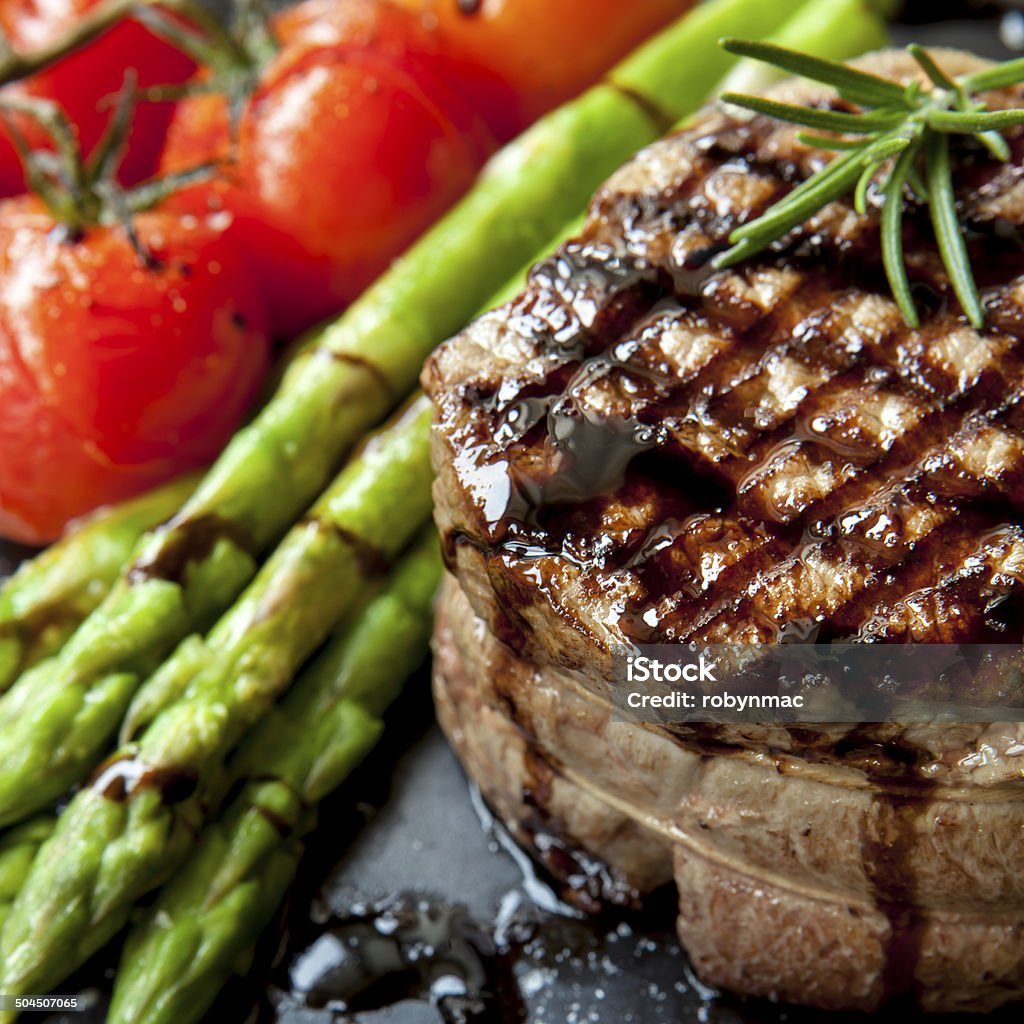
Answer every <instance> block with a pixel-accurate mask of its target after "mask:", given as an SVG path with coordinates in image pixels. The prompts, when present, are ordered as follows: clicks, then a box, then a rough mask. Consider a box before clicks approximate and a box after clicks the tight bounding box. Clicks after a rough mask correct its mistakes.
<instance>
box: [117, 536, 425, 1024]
mask: <svg viewBox="0 0 1024 1024" xmlns="http://www.w3.org/2000/svg"><path fill="white" fill-rule="evenodd" d="M440 571H441V560H440V557H439V552H438V542H437V535H436V533H435V532H434V531H433V530H432V529H431V530H429V531H426V532H425V533H424V534H423V535H422V536H421V538H420V540H419V541H418V542H417V543H416V544H415V545H414V547H413V549H412V550H411V551H410V553H409V554H407V555H406V556H405V557H404V558H403V560H402V562H401V563H400V564H399V566H398V568H397V569H396V571H395V572H394V574H393V575H392V577H391V579H390V581H389V582H388V584H387V586H386V588H385V590H384V592H383V593H382V594H381V595H380V596H379V597H377V598H376V599H375V600H374V601H373V602H372V603H371V604H369V605H368V606H367V607H366V608H365V610H364V611H363V612H362V613H361V614H360V615H359V616H358V617H357V618H356V619H355V621H353V622H352V623H351V624H350V625H349V626H348V628H347V629H345V630H343V631H342V632H341V633H340V635H339V636H338V637H337V638H336V639H335V640H333V641H332V642H331V643H330V644H329V645H328V647H327V648H326V649H325V650H324V652H323V653H322V654H321V655H320V656H319V657H318V658H317V659H316V660H315V661H314V662H313V664H312V665H311V666H310V668H308V669H307V670H306V671H304V672H303V674H302V676H301V677H300V679H299V681H298V682H297V683H296V684H295V686H294V688H293V689H292V690H291V691H290V692H289V694H288V696H287V697H286V698H285V699H284V700H283V701H282V702H281V704H280V705H278V706H277V707H276V708H275V709H274V710H273V711H271V713H270V715H268V716H267V718H266V719H264V721H263V722H261V723H260V725H259V726H258V727H257V728H256V729H255V730H254V731H253V732H252V733H251V734H250V735H249V736H248V737H247V738H246V741H245V743H244V744H243V745H242V747H241V748H240V750H239V752H238V755H237V757H236V758H235V760H234V763H233V765H232V772H231V775H232V778H233V779H234V780H248V781H247V782H246V783H245V787H244V789H243V790H242V793H241V795H240V796H239V797H238V798H237V799H236V800H235V801H234V803H232V805H231V806H230V808H229V809H228V810H227V812H226V813H225V814H224V815H223V817H222V818H221V819H220V820H219V821H217V822H215V823H213V824H211V825H209V826H207V828H206V829H205V830H204V832H203V835H202V838H201V840H200V842H199V845H198V846H197V847H196V849H195V850H194V852H193V853H192V854H191V856H190V857H189V859H188V860H187V861H186V863H185V865H184V866H183V867H182V869H181V870H180V871H179V872H178V873H177V874H176V875H175V877H174V878H173V879H172V881H171V882H170V883H169V884H168V885H167V887H166V888H165V889H164V890H163V892H161V894H160V896H159V898H158V900H157V902H156V903H155V904H154V906H153V907H152V909H151V910H149V911H147V913H146V915H145V917H144V918H143V919H142V921H140V922H139V923H138V924H137V925H136V926H135V927H134V928H133V929H132V930H131V932H130V933H129V935H128V941H127V944H126V946H125V950H124V955H123V956H122V959H121V967H120V970H119V972H118V976H117V982H116V986H115V989H114V999H113V1003H112V1005H111V1008H110V1013H109V1016H108V1018H107V1020H108V1024H136V1022H138V1021H145V1022H146V1024H189V1022H191V1021H198V1020H200V1019H201V1018H202V1016H203V1014H204V1013H205V1012H206V1010H207V1008H208V1007H209V1005H210V1003H211V1002H213V1000H214V998H215V996H216V995H217V993H218V991H219V990H220V988H221V986H222V985H223V983H224V982H225V981H226V980H227V978H228V977H229V976H230V974H231V972H232V970H233V968H234V966H235V964H237V962H238V960H239V958H240V957H241V956H242V955H243V954H244V953H245V951H246V950H247V949H248V948H249V947H251V946H252V943H253V937H254V936H255V935H258V934H259V933H260V932H261V931H262V929H263V928H265V927H266V925H267V923H268V922H269V920H270V919H271V917H272V916H273V914H274V911H275V910H276V908H277V907H278V906H279V905H280V903H281V901H282V899H283V898H284V894H285V891H286V890H287V888H288V886H289V885H290V883H291V880H292V876H293V874H294V871H295V866H296V864H297V861H298V853H299V851H300V849H301V843H300V842H299V839H300V837H301V836H302V834H303V832H304V830H305V829H306V828H307V827H308V826H309V825H310V824H311V822H312V819H313V816H314V814H315V810H314V809H315V807H316V804H317V803H318V802H319V801H320V800H322V799H323V797H325V796H326V795H327V794H328V793H329V792H330V791H331V790H332V789H334V788H335V787H336V786H338V785H339V784H340V783H341V782H342V781H343V780H344V779H345V777H346V776H347V775H348V774H349V772H350V771H351V769H352V768H353V767H354V766H355V764H357V763H358V762H359V761H360V760H361V759H362V757H363V756H364V754H365V753H366V752H367V751H368V750H369V749H370V747H372V746H373V744H374V743H375V742H376V740H377V738H378V736H379V734H380V731H381V728H382V726H381V722H380V719H379V717H378V716H379V715H380V714H381V713H382V712H383V711H384V710H385V709H386V708H387V706H388V705H389V704H390V703H391V702H392V701H393V700H394V699H395V697H397V696H398V693H399V691H400V690H401V687H402V684H403V682H404V681H405V679H406V678H407V677H408V676H409V675H410V674H411V673H412V671H413V670H414V669H415V668H416V666H417V665H418V664H420V662H421V661H422V660H423V658H424V656H425V655H426V653H427V645H428V641H429V638H430V626H431V604H432V600H433V595H434V591H435V590H436V588H437V583H438V580H439V578H440Z"/></svg>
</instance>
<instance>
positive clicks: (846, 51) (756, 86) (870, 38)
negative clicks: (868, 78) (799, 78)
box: [715, 0, 895, 94]
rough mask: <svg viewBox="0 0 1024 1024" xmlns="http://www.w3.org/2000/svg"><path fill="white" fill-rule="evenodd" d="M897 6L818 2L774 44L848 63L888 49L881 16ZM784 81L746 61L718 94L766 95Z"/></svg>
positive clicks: (877, 1)
mask: <svg viewBox="0 0 1024 1024" xmlns="http://www.w3.org/2000/svg"><path fill="white" fill-rule="evenodd" d="M894 6H895V4H893V3H891V2H889V0H871V2H870V3H868V0H818V2H817V3H813V4H808V5H807V6H806V7H804V8H802V9H801V10H800V11H798V12H797V13H796V14H795V15H793V17H792V18H790V19H789V21H787V22H786V24H785V25H783V26H782V28H781V29H780V30H779V31H778V32H777V33H776V34H775V35H774V36H772V38H771V40H770V41H771V42H772V43H774V44H775V45H776V46H784V47H787V48H788V49H796V50H802V51H803V52H804V53H812V54H814V56H816V57H825V58H828V59H829V60H847V59H848V58H850V57H855V56H857V55H858V54H861V53H867V52H868V51H869V50H877V49H878V48H879V47H882V46H885V45H886V43H887V42H888V41H889V34H888V32H887V31H886V27H885V22H884V21H883V20H882V17H881V16H880V15H881V14H888V13H890V8H892V7H894ZM872 12H878V13H877V14H874V13H872ZM783 77H785V75H784V73H783V72H781V71H779V70H778V69H776V68H773V67H772V66H771V65H770V64H765V63H764V62H763V61H756V60H749V59H745V60H741V61H739V63H737V64H736V65H735V66H734V67H733V68H732V70H731V71H730V72H729V73H728V74H727V75H726V76H725V78H723V79H722V81H721V82H719V83H718V85H717V86H716V87H715V92H716V93H719V94H721V93H727V92H742V93H751V92H755V93H756V92H762V91H763V90H765V89H767V88H768V87H769V86H771V85H774V84H775V82H777V81H779V80H780V79H781V78H783Z"/></svg>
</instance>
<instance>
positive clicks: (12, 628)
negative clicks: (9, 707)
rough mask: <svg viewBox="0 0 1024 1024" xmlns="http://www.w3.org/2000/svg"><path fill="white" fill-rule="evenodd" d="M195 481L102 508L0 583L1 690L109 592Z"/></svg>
mask: <svg viewBox="0 0 1024 1024" xmlns="http://www.w3.org/2000/svg"><path fill="white" fill-rule="evenodd" d="M197 481H198V477H197V476H194V475H193V476H187V477H182V478H180V479H178V480H175V481H173V482H171V483H170V484H167V485H165V486H163V487H159V488H157V489H156V490H154V491H151V492H150V493H148V494H145V495H143V496H142V497H141V498H136V499H135V500H133V501H128V502H125V503H124V504H123V505H117V506H115V507H113V508H110V509H104V510H103V511H101V512H99V513H98V514H96V515H94V516H91V517H90V518H88V519H86V520H83V521H82V522H81V523H80V524H78V525H76V526H75V528H74V529H73V530H72V532H71V533H69V534H68V535H67V536H66V537H65V538H64V539H63V540H60V541H58V542H57V543H56V544H53V545H51V547H49V548H47V550H46V551H44V552H43V553H42V554H40V555H38V556H36V557H35V558H33V559H32V561H30V562H26V563H25V564H24V565H23V566H22V567H21V568H20V569H19V570H18V571H17V572H16V573H15V574H14V575H13V576H12V577H11V578H10V579H9V580H7V582H6V583H5V584H4V585H3V588H2V589H0V693H2V692H3V691H4V690H6V689H7V688H8V687H9V686H10V684H11V683H12V682H13V681H14V679H15V678H16V677H17V675H18V673H19V672H21V671H22V670H23V669H25V668H27V667H29V666H30V665H33V664H34V663H35V662H37V661H39V660H41V659H42V658H45V657H47V656H48V655H50V654H53V653H54V652H55V651H58V650H59V649H60V647H61V645H62V644H63V643H64V641H65V640H67V638H68V637H69V636H70V635H71V633H72V632H73V631H74V630H75V628H76V627H77V626H78V625H79V623H81V621H82V620H83V619H84V618H85V617H86V616H87V615H88V614H89V613H90V612H92V611H93V609H94V608H96V606H97V605H98V604H99V603H100V601H102V600H103V598H104V597H106V595H107V593H108V591H109V590H110V588H111V587H112V586H113V585H114V582H115V581H116V580H117V578H118V576H119V575H120V574H121V570H122V569H123V568H124V566H125V564H126V563H127V561H128V559H129V558H130V557H131V553H132V550H133V549H134V547H135V545H136V544H137V543H138V540H139V537H141V536H142V534H143V533H144V532H145V531H146V530H150V529H152V528H153V527H154V526H156V525H157V524H158V523H161V522H163V521H164V520H165V519H167V518H169V517H170V516H172V515H173V514H174V513H175V512H177V510H178V509H179V508H181V506H182V503H183V502H184V501H185V500H186V498H188V496H189V495H190V494H191V493H192V491H193V490H194V488H195V485H196V482H197Z"/></svg>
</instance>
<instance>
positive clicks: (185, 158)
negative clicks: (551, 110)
mask: <svg viewBox="0 0 1024 1024" xmlns="http://www.w3.org/2000/svg"><path fill="white" fill-rule="evenodd" d="M353 11H361V13H360V15H359V17H355V15H354V14H353ZM318 12H326V13H324V16H323V17H319V16H318ZM274 30H275V34H276V36H277V38H278V41H279V44H280V45H279V49H278V52H277V53H276V55H275V56H274V57H273V58H272V59H271V60H270V61H269V62H268V63H267V64H266V65H265V66H264V67H263V68H262V70H261V73H260V75H259V80H258V82H257V84H256V87H255V89H254V90H253V91H252V93H251V95H250V96H249V98H248V100H247V102H246V104H245V106H244V109H243V111H242V114H241V118H240V122H239V130H238V140H237V152H236V153H235V154H234V155H233V159H232V162H231V163H230V164H229V165H228V166H227V167H226V169H225V173H224V176H223V177H222V179H221V180H220V181H218V182H215V183H213V184H211V185H206V186H201V187H198V188H194V189H190V190H188V191H187V192H186V193H185V194H184V195H183V196H182V197H181V198H180V199H178V200H177V206H178V208H185V209H189V210H192V211H194V212H207V211H208V210H210V209H215V210H223V211H224V213H225V215H226V216H229V217H230V218H231V219H232V226H231V227H230V228H229V229H228V231H229V233H230V234H231V235H232V236H233V238H234V239H235V241H236V242H237V243H239V245H240V247H241V248H244V250H245V252H246V253H247V256H248V258H249V259H250V260H251V262H252V264H253V266H254V268H255V269H256V271H257V273H258V275H259V277H260V279H261V281H262V286H263V289H264V292H265V294H266V296H267V298H268V301H269V303H270V307H271V317H272V322H273V326H274V329H275V331H276V332H277V333H278V334H280V335H282V336H291V335H294V334H295V333H297V332H298V331H300V330H302V329H303V328H305V327H307V326H309V325H310V324H312V323H314V322H316V321H317V320H319V319H321V318H323V317H326V316H329V315H331V314H334V313H336V312H338V311H339V310H340V309H342V308H343V307H344V306H345V305H346V304H348V303H349V302H351V301H352V299H354V298H355V297H356V296H357V295H358V294H359V293H360V292H361V291H362V290H363V289H364V288H365V287H366V286H367V285H368V284H369V283H370V282H371V281H372V280H373V279H374V278H375V277H376V276H377V275H378V274H380V273H381V271H383V270H384V269H385V268H386V267H387V266H388V264H389V263H390V262H391V261H392V260H393V259H394V258H395V257H396V256H397V255H398V254H399V253H401V251H402V250H403V249H405V248H406V247H407V246H408V245H409V244H410V243H411V242H412V241H413V240H414V239H415V238H416V237H417V235H419V234H420V233H421V232H422V231H423V230H424V228H426V227H427V226H428V225H429V224H430V223H431V222H432V221H433V220H435V219H436V218H437V216H438V215H439V214H440V213H442V212H443V211H444V210H445V209H446V208H447V207H448V206H450V205H451V204H452V202H454V201H455V199H457V198H458V197H459V195H460V194H461V193H462V192H463V191H465V189H466V188H467V187H468V185H469V184H470V183H471V182H472V181H473V179H474V177H475V175H476V172H477V170H478V169H479V167H480V165H481V164H482V163H483V161H484V160H485V159H486V157H487V155H488V154H489V153H490V152H491V150H492V149H493V148H494V140H493V136H492V135H491V134H490V132H489V131H488V130H487V129H486V127H485V125H484V123H483V120H482V119H481V118H480V117H479V116H478V115H477V114H476V113H475V110H474V105H473V102H472V97H471V96H468V95H466V90H464V89H460V88H459V87H458V86H457V85H456V83H455V81H454V79H453V77H452V76H451V74H450V67H449V64H448V62H447V60H446V59H444V58H443V57H442V56H441V55H440V54H439V52H438V51H437V48H436V41H435V40H434V38H433V36H432V34H431V33H430V32H429V31H428V30H427V29H425V28H424V27H423V25H422V24H421V20H420V19H419V18H417V17H415V16H413V15H411V14H409V12H406V11H402V10H400V9H398V8H397V7H395V6H394V5H391V4H386V3H364V4H352V5H347V4H325V3H323V2H322V0H316V2H314V3H312V4H303V5H300V6H299V7H298V8H296V9H295V10H293V11H290V12H288V13H287V14H286V15H285V16H284V17H282V18H279V19H278V20H277V21H276V22H275V23H274ZM230 150H231V147H230V145H229V136H228V127H227V116H226V101H225V100H224V99H223V97H221V96H217V95H212V96H211V95H209V94H208V95H205V96H204V95H197V96H194V97H191V98H189V99H186V100H185V101H183V102H182V103H181V104H180V105H179V107H178V111H177V113H176V115H175V118H174V121H173V122H172V125H171V129H170V131H169V134H168V140H167V148H166V150H165V154H164V160H163V163H162V170H163V171H164V172H165V173H166V172H171V171H180V170H184V169H187V168H189V167H194V166H196V165H198V164H202V163H204V162H207V161H209V160H210V159H214V158H221V159H223V158H224V157H225V156H226V155H228V154H229V153H230Z"/></svg>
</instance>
